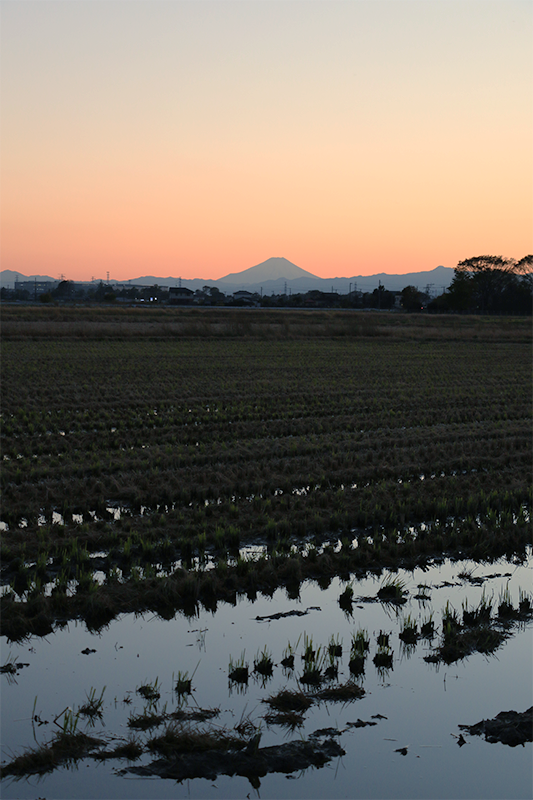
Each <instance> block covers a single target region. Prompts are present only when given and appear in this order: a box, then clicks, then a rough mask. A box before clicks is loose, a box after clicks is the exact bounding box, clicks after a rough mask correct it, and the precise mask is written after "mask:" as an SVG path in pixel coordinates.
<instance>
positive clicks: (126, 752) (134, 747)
mask: <svg viewBox="0 0 533 800" xmlns="http://www.w3.org/2000/svg"><path fill="white" fill-rule="evenodd" d="M143 752H144V748H143V746H142V744H141V742H140V741H139V739H137V738H136V737H135V736H130V737H129V738H128V739H127V740H126V741H125V742H122V744H118V745H117V746H116V747H115V748H114V749H113V750H109V751H105V750H104V751H100V752H99V753H96V754H95V756H94V757H95V758H96V759H98V760H99V761H106V760H107V759H109V758H126V759H127V760H128V761H137V759H139V758H140V757H141V756H142V754H143Z"/></svg>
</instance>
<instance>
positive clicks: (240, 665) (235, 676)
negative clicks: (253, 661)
mask: <svg viewBox="0 0 533 800" xmlns="http://www.w3.org/2000/svg"><path fill="white" fill-rule="evenodd" d="M248 670H249V667H248V664H247V662H246V651H245V650H243V651H242V653H241V655H240V658H238V659H237V660H236V661H234V660H233V658H232V657H231V656H230V660H229V666H228V677H229V679H230V681H233V682H234V683H248Z"/></svg>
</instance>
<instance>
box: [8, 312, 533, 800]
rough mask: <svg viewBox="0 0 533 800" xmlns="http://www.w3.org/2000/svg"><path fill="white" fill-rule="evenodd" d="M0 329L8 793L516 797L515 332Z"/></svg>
mask: <svg viewBox="0 0 533 800" xmlns="http://www.w3.org/2000/svg"><path fill="white" fill-rule="evenodd" d="M1 326H2V363H1V370H2V388H1V392H2V397H1V400H2V402H1V423H2V431H1V437H2V438H1V441H2V462H1V463H2V471H1V486H2V509H1V516H0V528H1V531H0V532H1V536H2V569H1V581H2V595H1V616H0V625H1V627H0V633H1V642H2V653H3V655H2V673H3V674H2V677H1V680H2V709H3V710H2V794H3V796H5V797H35V796H37V795H36V792H38V793H39V795H42V796H47V797H80V798H97V797H98V798H110V797H113V798H114V797H178V796H180V797H181V796H183V797H186V796H187V797H191V796H192V797H246V796H248V795H249V796H261V797H308V798H312V797H324V798H328V797H363V798H364V797H367V798H370V797H420V798H423V797H502V796H505V797H530V796H531V793H532V789H533V787H532V782H531V774H532V772H531V769H532V757H531V747H532V745H531V733H530V731H531V724H530V722H529V721H528V720H529V717H527V714H526V716H525V717H520V714H523V713H524V712H527V711H528V709H530V707H531V706H532V705H533V698H532V690H531V644H532V641H531V640H532V637H531V630H532V628H531V620H532V605H533V597H532V593H531V544H532V529H531V517H530V515H531V501H532V496H531V495H532V489H531V475H532V413H531V412H532V397H531V393H532V375H531V372H532V367H531V364H532V359H531V355H532V353H531V339H532V332H531V324H530V320H528V319H519V318H505V317H502V318H490V317H479V318H474V317H454V316H447V317H439V316H435V317H429V316H422V315H404V314H379V313H371V312H353V311H349V312H343V311H339V312H327V311H303V312H296V311H268V310H260V309H257V310H244V309H243V310H231V309H208V310H200V309H175V308H173V309H121V308H109V309H91V308H42V309H41V308H38V309H36V308H25V307H16V306H13V307H10V306H6V307H5V308H3V309H2V320H1ZM510 711H513V712H516V713H517V714H518V715H519V716H518V717H517V718H514V717H513V718H512V719H511V720H510V722H509V724H508V725H507V728H508V729H512V730H514V731H515V734H516V731H519V730H522V729H525V730H526V733H527V731H528V730H529V734H528V736H529V738H528V736H527V735H526V738H525V740H523V741H521V740H520V737H518V740H516V741H514V740H512V736H511V740H512V741H509V736H507V739H508V740H507V741H504V739H505V736H504V737H503V738H502V737H501V736H500V734H499V733H496V734H495V733H494V730H493V729H492V728H491V727H490V726H488V727H487V725H485V727H483V726H482V728H481V729H479V730H477V729H475V725H476V724H477V723H478V722H481V721H486V720H494V719H495V718H496V717H497V715H498V714H499V713H501V712H510ZM506 719H507V718H506ZM501 721H502V718H500V722H501ZM463 724H464V725H468V726H470V727H469V728H468V729H466V728H460V727H459V726H460V725H463ZM528 725H529V728H528ZM472 726H474V727H472ZM498 730H499V729H498ZM480 731H481V733H480ZM507 733H508V731H507ZM515 734H513V735H515ZM516 735H518V734H516ZM499 736H500V738H498V737H499ZM515 738H516V736H515ZM404 751H405V752H404ZM461 776H462V777H461Z"/></svg>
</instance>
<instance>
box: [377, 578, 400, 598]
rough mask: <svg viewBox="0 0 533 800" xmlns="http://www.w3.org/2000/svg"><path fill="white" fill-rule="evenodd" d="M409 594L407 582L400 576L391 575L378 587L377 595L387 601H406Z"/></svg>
mask: <svg viewBox="0 0 533 800" xmlns="http://www.w3.org/2000/svg"><path fill="white" fill-rule="evenodd" d="M406 594H407V592H406V588H405V582H404V581H402V580H400V578H393V577H392V575H390V576H389V577H388V578H386V579H385V580H384V581H383V583H382V584H381V586H380V588H379V589H378V593H377V596H378V598H379V599H380V600H382V601H383V602H385V603H397V604H398V603H405V602H406V597H405V595H406Z"/></svg>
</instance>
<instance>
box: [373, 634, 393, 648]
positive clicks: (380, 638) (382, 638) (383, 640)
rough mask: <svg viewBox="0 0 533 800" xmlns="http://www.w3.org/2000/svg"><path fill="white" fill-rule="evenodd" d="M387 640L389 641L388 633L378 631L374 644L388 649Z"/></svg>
mask: <svg viewBox="0 0 533 800" xmlns="http://www.w3.org/2000/svg"><path fill="white" fill-rule="evenodd" d="M389 639H390V633H383V631H382V630H380V632H379V633H378V635H377V637H376V642H377V643H378V647H388V646H389Z"/></svg>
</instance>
